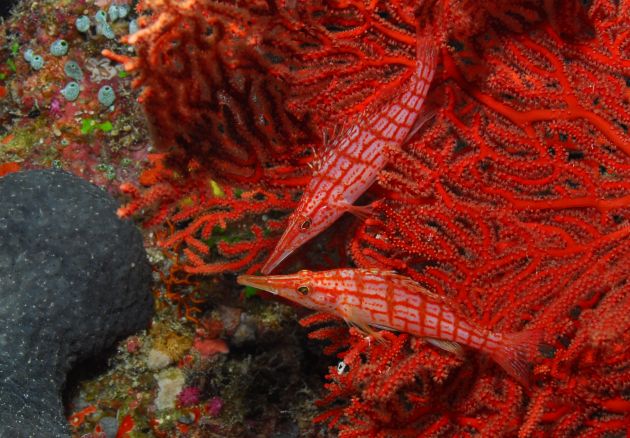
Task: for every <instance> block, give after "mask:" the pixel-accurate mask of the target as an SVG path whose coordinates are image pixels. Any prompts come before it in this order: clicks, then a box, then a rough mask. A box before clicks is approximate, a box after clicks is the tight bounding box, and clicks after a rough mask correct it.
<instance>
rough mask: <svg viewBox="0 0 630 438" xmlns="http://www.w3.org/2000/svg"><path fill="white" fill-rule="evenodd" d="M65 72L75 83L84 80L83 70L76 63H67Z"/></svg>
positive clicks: (64, 68)
mask: <svg viewBox="0 0 630 438" xmlns="http://www.w3.org/2000/svg"><path fill="white" fill-rule="evenodd" d="M63 71H64V72H65V73H66V75H67V76H68V77H71V78H72V79H74V80H75V81H82V80H83V71H82V70H81V67H79V64H77V62H76V61H68V62H66V64H65V65H64V66H63Z"/></svg>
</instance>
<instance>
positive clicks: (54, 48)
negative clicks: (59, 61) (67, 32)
mask: <svg viewBox="0 0 630 438" xmlns="http://www.w3.org/2000/svg"><path fill="white" fill-rule="evenodd" d="M50 53H51V54H52V55H54V56H63V55H65V54H66V53H68V41H66V40H57V41H55V42H54V43H52V45H51V46H50Z"/></svg>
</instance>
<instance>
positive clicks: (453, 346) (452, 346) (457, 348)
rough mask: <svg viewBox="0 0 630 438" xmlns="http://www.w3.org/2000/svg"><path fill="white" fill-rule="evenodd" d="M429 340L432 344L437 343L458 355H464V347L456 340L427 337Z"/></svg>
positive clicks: (439, 346) (437, 345) (436, 344)
mask: <svg viewBox="0 0 630 438" xmlns="http://www.w3.org/2000/svg"><path fill="white" fill-rule="evenodd" d="M426 339H427V342H428V343H429V344H431V345H435V346H436V347H438V348H441V349H442V350H444V351H448V352H449V353H453V354H454V355H455V356H457V357H460V358H461V357H464V349H463V348H462V346H461V345H459V344H458V343H457V342H454V341H445V340H444V339H435V338H426Z"/></svg>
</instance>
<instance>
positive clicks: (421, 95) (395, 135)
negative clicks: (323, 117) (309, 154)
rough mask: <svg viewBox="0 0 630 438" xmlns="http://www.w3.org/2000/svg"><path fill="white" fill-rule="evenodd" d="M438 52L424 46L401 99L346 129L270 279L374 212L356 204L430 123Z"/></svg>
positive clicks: (298, 213)
mask: <svg viewBox="0 0 630 438" xmlns="http://www.w3.org/2000/svg"><path fill="white" fill-rule="evenodd" d="M435 59H436V56H435V49H434V48H433V46H431V45H430V44H429V43H426V44H420V43H419V46H418V55H417V60H416V63H415V67H414V70H413V73H412V75H411V78H410V79H409V80H408V81H407V82H406V83H405V84H404V86H403V87H402V89H401V90H400V92H399V93H397V97H396V98H393V99H391V100H389V101H387V102H386V103H385V104H384V105H383V106H381V107H380V108H379V109H378V110H377V111H375V112H374V113H373V114H371V115H369V116H367V117H364V118H362V119H361V120H360V122H359V123H357V124H355V125H353V126H351V127H350V128H349V129H347V130H345V131H344V133H343V134H342V135H341V136H340V137H339V138H337V139H336V140H334V141H333V142H332V144H331V146H330V148H329V150H328V152H327V153H326V154H325V155H324V156H323V157H322V159H321V161H320V162H319V165H318V166H317V170H316V171H315V172H314V174H313V177H312V178H311V180H310V182H309V184H308V185H307V187H306V189H305V191H304V193H303V194H302V197H301V199H300V202H299V204H298V206H297V208H296V209H295V211H294V212H293V213H292V214H291V216H290V217H289V222H288V226H287V228H286V230H285V231H284V234H283V235H282V237H281V238H280V241H279V242H278V244H277V245H276V247H275V248H274V250H273V252H272V253H271V255H270V256H269V258H268V259H267V261H266V263H265V264H264V266H263V267H262V269H261V272H262V273H263V274H269V273H270V272H271V271H273V269H274V268H275V267H276V266H278V264H280V263H281V262H282V261H283V260H284V259H285V258H286V257H288V256H289V255H290V254H291V253H292V252H293V251H295V250H296V249H297V248H299V247H300V246H302V245H303V244H304V243H305V242H307V241H308V240H310V239H312V238H313V237H315V236H317V235H318V234H319V233H321V232H322V231H324V230H325V229H326V228H328V227H329V226H330V225H331V224H332V223H333V222H335V221H336V220H337V219H338V218H339V217H340V216H341V215H342V214H344V213H345V212H351V213H354V214H356V215H357V216H359V217H365V216H367V215H368V214H369V208H366V207H359V206H355V205H353V203H354V202H355V201H356V200H357V199H358V198H359V196H361V195H362V194H363V193H365V191H366V190H367V189H368V188H369V187H370V186H371V185H372V183H373V182H374V181H375V180H376V176H377V175H378V173H379V172H380V171H381V170H382V169H383V168H384V167H385V165H386V164H387V154H386V151H387V149H388V148H398V147H400V146H401V145H402V144H404V143H405V142H406V141H407V140H408V139H409V138H410V137H411V136H413V134H414V133H415V132H416V131H417V129H419V128H420V126H421V125H422V123H423V122H424V121H425V120H427V119H428V118H429V115H428V114H427V115H426V116H425V117H418V115H419V114H420V109H421V108H422V104H423V103H424V100H425V98H426V96H427V92H428V90H429V86H430V85H431V81H432V79H433V75H434V74H435V63H436V61H435Z"/></svg>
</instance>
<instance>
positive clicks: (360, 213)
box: [335, 200, 378, 220]
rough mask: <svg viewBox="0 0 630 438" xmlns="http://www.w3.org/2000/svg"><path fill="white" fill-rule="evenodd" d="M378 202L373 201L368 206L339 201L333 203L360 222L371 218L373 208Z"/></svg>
mask: <svg viewBox="0 0 630 438" xmlns="http://www.w3.org/2000/svg"><path fill="white" fill-rule="evenodd" d="M377 202H378V201H374V202H372V203H371V204H368V205H353V204H350V203H349V202H347V201H345V200H344V201H339V202H337V203H335V206H337V207H339V208H341V209H343V210H345V211H347V212H348V213H352V214H353V215H355V216H356V217H358V218H359V219H361V220H366V219H368V218H369V217H371V216H374V207H375V205H376V203H377Z"/></svg>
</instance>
